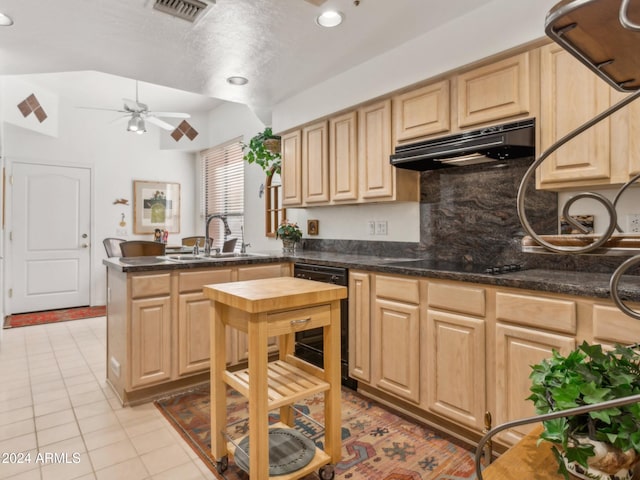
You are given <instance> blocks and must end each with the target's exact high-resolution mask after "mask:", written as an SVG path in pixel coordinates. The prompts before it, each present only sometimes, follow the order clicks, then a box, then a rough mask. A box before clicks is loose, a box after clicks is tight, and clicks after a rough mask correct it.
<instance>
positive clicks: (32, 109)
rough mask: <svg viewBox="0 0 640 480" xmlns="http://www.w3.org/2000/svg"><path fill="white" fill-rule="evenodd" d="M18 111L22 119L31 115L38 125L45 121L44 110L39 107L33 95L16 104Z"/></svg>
mask: <svg viewBox="0 0 640 480" xmlns="http://www.w3.org/2000/svg"><path fill="white" fill-rule="evenodd" d="M18 110H20V113H22V116H23V117H28V116H29V115H31V114H32V113H33V114H34V115H35V116H36V118H37V119H38V121H39V122H40V123H42V122H44V121H45V120H46V119H47V114H46V112H45V111H44V108H42V105H40V102H39V101H38V99H37V98H36V96H35V95H34V94H33V93H32V94H31V95H29V96H28V97H27V98H25V99H24V100H23V101H21V102H20V103H19V104H18Z"/></svg>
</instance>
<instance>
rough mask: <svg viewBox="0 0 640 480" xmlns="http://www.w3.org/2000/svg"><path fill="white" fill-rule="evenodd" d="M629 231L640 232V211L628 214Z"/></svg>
mask: <svg viewBox="0 0 640 480" xmlns="http://www.w3.org/2000/svg"><path fill="white" fill-rule="evenodd" d="M627 232H629V233H640V213H629V214H627Z"/></svg>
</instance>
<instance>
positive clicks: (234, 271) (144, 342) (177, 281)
mask: <svg viewBox="0 0 640 480" xmlns="http://www.w3.org/2000/svg"><path fill="white" fill-rule="evenodd" d="M290 274H291V267H290V265H289V264H288V263H286V264H283V263H270V264H264V265H246V266H232V267H219V268H203V269H194V270H171V271H159V272H152V273H126V272H120V271H117V270H115V269H112V268H109V269H108V270H107V285H108V292H109V293H108V309H107V358H108V367H107V381H108V383H109V384H111V386H112V387H113V389H114V391H115V392H116V394H117V395H118V397H119V398H120V400H121V401H122V403H123V404H127V403H130V402H138V401H141V400H146V399H148V398H149V396H150V395H156V394H158V393H159V392H162V391H168V389H170V388H177V387H184V386H186V385H189V384H190V383H194V382H197V381H203V378H204V377H206V374H207V372H208V371H209V357H210V339H209V336H210V335H209V314H210V303H209V301H208V299H206V298H205V297H204V295H203V294H202V286H203V285H209V284H216V283H226V282H231V281H236V280H238V279H244V280H248V279H254V278H255V279H257V278H271V277H280V276H289V275H290ZM226 342H227V345H228V347H227V352H228V353H229V356H228V357H227V361H228V363H230V364H236V363H241V362H243V361H244V360H246V358H247V354H246V350H247V345H246V343H247V342H246V338H244V337H241V336H240V335H237V334H236V335H231V334H230V336H229V338H227V339H226ZM269 348H270V351H276V350H277V348H278V345H277V344H276V343H275V340H274V341H272V342H271V343H270V346H269ZM203 375H204V377H202V376H203ZM201 377H202V378H201Z"/></svg>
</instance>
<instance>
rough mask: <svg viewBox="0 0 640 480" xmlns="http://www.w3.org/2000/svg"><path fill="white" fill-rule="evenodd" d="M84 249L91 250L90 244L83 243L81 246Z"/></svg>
mask: <svg viewBox="0 0 640 480" xmlns="http://www.w3.org/2000/svg"><path fill="white" fill-rule="evenodd" d="M80 246H81V247H82V248H89V244H88V243H83V244H82V245H80Z"/></svg>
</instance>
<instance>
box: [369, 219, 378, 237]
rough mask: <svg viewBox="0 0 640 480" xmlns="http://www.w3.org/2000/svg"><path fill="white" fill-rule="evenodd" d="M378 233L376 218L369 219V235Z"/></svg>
mask: <svg viewBox="0 0 640 480" xmlns="http://www.w3.org/2000/svg"><path fill="white" fill-rule="evenodd" d="M375 234H376V222H375V221H374V220H369V235H375Z"/></svg>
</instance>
